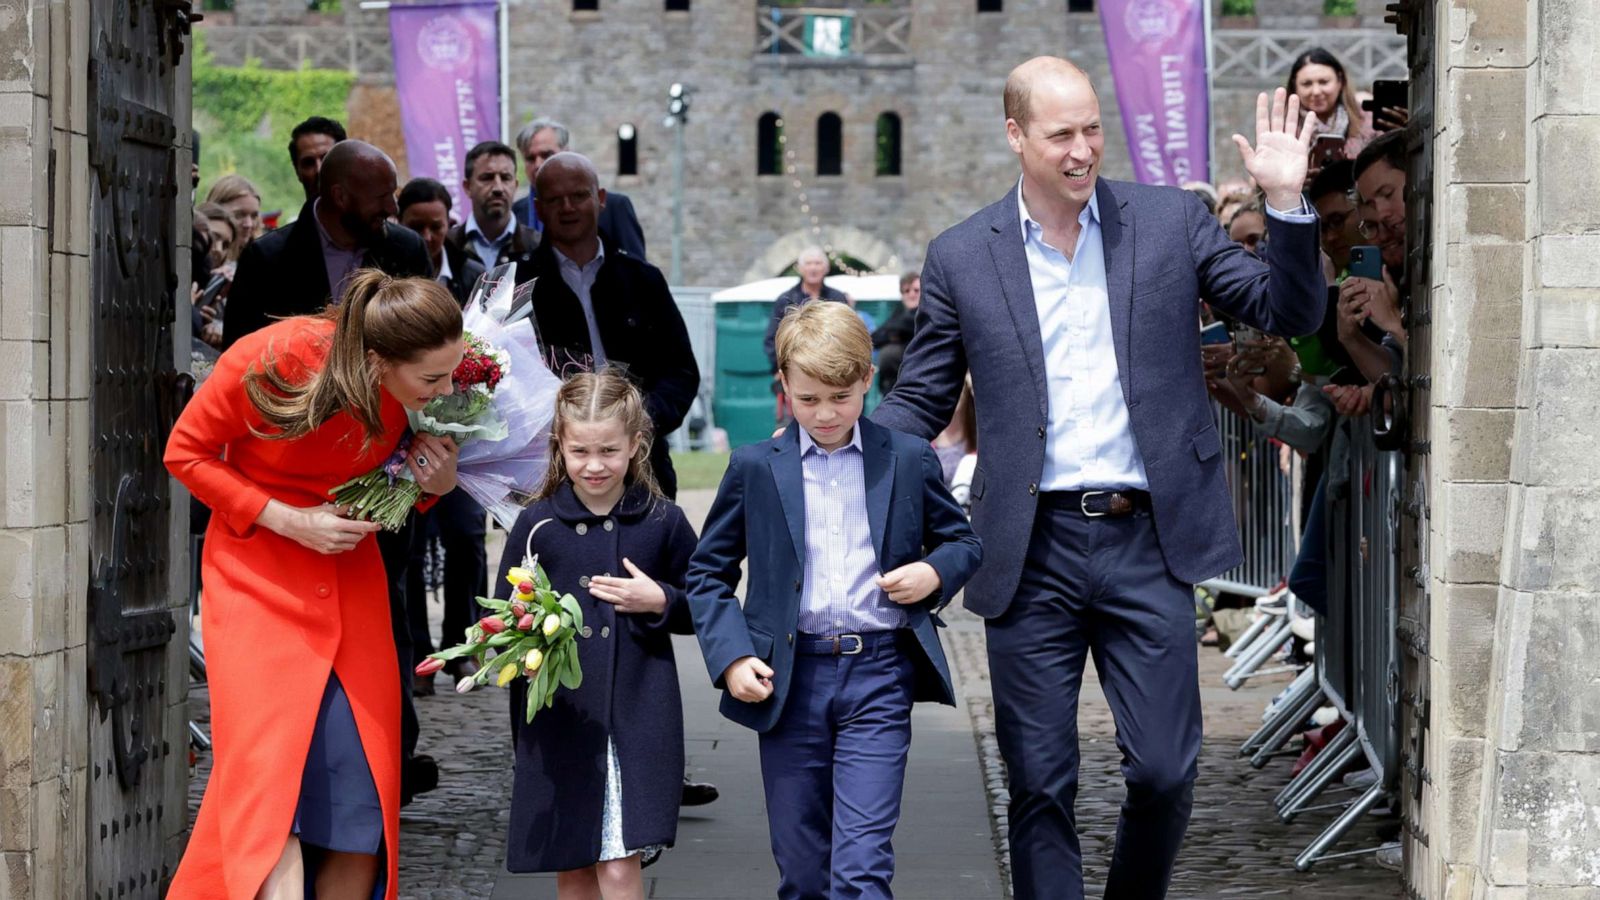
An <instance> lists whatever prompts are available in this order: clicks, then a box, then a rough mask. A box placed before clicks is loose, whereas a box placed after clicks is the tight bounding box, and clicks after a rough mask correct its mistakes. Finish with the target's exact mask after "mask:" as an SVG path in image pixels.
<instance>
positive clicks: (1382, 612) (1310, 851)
mask: <svg viewBox="0 0 1600 900" xmlns="http://www.w3.org/2000/svg"><path fill="white" fill-rule="evenodd" d="M1338 427H1339V428H1340V429H1343V430H1344V431H1345V436H1346V437H1348V439H1349V447H1350V453H1349V459H1348V463H1347V465H1346V466H1345V467H1344V469H1343V471H1340V472H1332V471H1330V472H1329V473H1328V474H1329V479H1330V484H1329V488H1328V492H1327V506H1326V510H1325V514H1326V515H1327V524H1328V528H1327V532H1326V533H1327V534H1328V547H1327V548H1326V550H1327V553H1328V573H1329V579H1328V582H1329V583H1328V589H1329V590H1328V595H1329V603H1328V607H1329V609H1328V614H1327V615H1326V616H1324V617H1321V618H1319V619H1318V621H1317V626H1316V636H1315V640H1316V653H1315V661H1314V663H1313V665H1311V666H1307V667H1306V668H1305V669H1304V670H1302V671H1301V672H1300V673H1299V675H1298V676H1297V677H1296V678H1295V680H1294V681H1293V682H1292V683H1291V684H1290V686H1289V688H1288V689H1287V690H1286V691H1284V693H1283V694H1282V695H1281V696H1280V697H1279V698H1278V699H1277V700H1276V701H1275V705H1274V706H1273V707H1272V708H1271V709H1270V710H1269V713H1268V715H1267V716H1265V721H1264V722H1263V724H1262V726H1261V728H1260V729H1258V730H1257V731H1256V733H1255V734H1253V735H1251V736H1250V738H1249V739H1248V740H1246V741H1245V743H1244V744H1243V745H1242V746H1241V747H1240V755H1241V756H1248V757H1250V761H1251V764H1252V765H1254V766H1255V767H1256V768H1261V767H1262V766H1264V765H1265V764H1266V763H1267V761H1268V760H1269V759H1271V758H1272V757H1273V756H1274V755H1276V754H1277V753H1278V751H1279V750H1281V749H1282V748H1283V746H1284V745H1285V744H1287V743H1288V741H1289V740H1290V739H1291V738H1292V737H1293V736H1294V734H1295V733H1296V732H1298V731H1300V730H1302V729H1303V728H1305V726H1306V722H1307V720H1308V718H1309V717H1310V716H1311V714H1312V713H1313V712H1315V711H1316V710H1317V709H1318V708H1320V707H1324V706H1331V707H1333V709H1334V710H1335V711H1336V712H1337V713H1338V715H1339V717H1340V718H1342V719H1343V720H1344V721H1345V723H1346V725H1345V727H1344V728H1343V729H1341V730H1340V731H1339V733H1338V734H1337V735H1336V736H1335V737H1334V738H1333V739H1332V740H1331V741H1329V743H1328V744H1327V746H1325V747H1324V748H1323V749H1322V751H1321V752H1320V753H1319V754H1318V755H1317V757H1316V758H1315V759H1314V760H1312V762H1311V764H1310V765H1308V766H1306V768H1305V769H1303V770H1302V771H1301V772H1300V773H1299V774H1298V775H1296V776H1295V777H1294V778H1293V779H1292V780H1290V782H1289V783H1288V784H1287V785H1285V787H1284V788H1283V790H1282V791H1280V792H1279V793H1278V795H1277V797H1276V798H1275V800H1274V806H1275V808H1276V810H1277V813H1278V816H1279V818H1280V819H1282V820H1283V821H1284V822H1289V821H1292V820H1293V819H1294V818H1295V817H1296V816H1298V815H1300V814H1302V813H1307V812H1312V811H1316V810H1325V809H1338V810H1340V812H1339V814H1338V815H1337V816H1336V817H1335V819H1334V820H1333V821H1332V822H1331V823H1330V824H1329V825H1328V826H1327V827H1326V828H1325V829H1324V830H1323V832H1322V833H1321V834H1320V835H1318V837H1317V838H1316V840H1314V841H1312V842H1311V844H1310V845H1309V846H1307V847H1306V848H1305V850H1304V851H1302V852H1301V853H1300V854H1299V855H1298V856H1297V857H1296V858H1295V868H1296V869H1299V870H1300V871H1306V870H1307V869H1309V868H1311V867H1312V866H1313V865H1315V864H1316V863H1317V862H1320V861H1322V860H1326V859H1333V858H1337V857H1341V856H1348V855H1351V854H1352V853H1366V852H1370V850H1356V851H1350V852H1349V853H1333V854H1330V853H1328V849H1329V848H1330V847H1332V846H1333V845H1334V844H1335V843H1336V842H1337V841H1338V840H1339V839H1340V838H1341V837H1343V836H1344V834H1345V833H1346V832H1348V831H1349V829H1350V828H1351V827H1352V826H1353V825H1354V824H1355V823H1356V822H1357V821H1358V820H1360V818H1361V817H1362V816H1364V815H1366V814H1367V813H1368V812H1370V811H1371V810H1372V809H1373V808H1374V807H1376V806H1377V805H1378V804H1379V803H1380V802H1381V801H1382V800H1383V799H1384V797H1385V796H1388V795H1390V794H1392V792H1393V791H1394V789H1395V785H1396V783H1397V781H1398V776H1399V748H1400V731H1399V720H1398V716H1397V711H1398V700H1399V698H1398V694H1397V690H1398V685H1399V658H1400V656H1399V640H1398V637H1397V634H1396V625H1397V615H1398V608H1399V604H1398V596H1399V594H1398V589H1399V581H1398V572H1397V568H1398V550H1399V544H1398V538H1399V535H1398V528H1399V522H1400V505H1401V503H1400V492H1401V489H1402V485H1403V471H1404V470H1403V463H1402V460H1401V458H1400V454H1399V453H1397V452H1386V451H1380V450H1379V449H1378V448H1377V447H1376V445H1375V444H1374V442H1373V436H1372V429H1371V427H1370V424H1369V422H1368V421H1367V420H1365V419H1356V420H1344V421H1341V422H1340V423H1339V425H1338ZM1225 446H1226V445H1225ZM1265 487H1267V488H1268V490H1267V492H1266V495H1265V496H1262V497H1258V498H1254V499H1253V501H1252V505H1253V506H1254V507H1255V508H1256V511H1257V515H1256V518H1255V519H1254V520H1251V519H1247V518H1246V517H1244V516H1241V517H1240V523H1241V529H1245V528H1246V527H1247V526H1246V525H1245V523H1246V522H1249V521H1256V522H1260V521H1261V519H1262V518H1263V516H1262V514H1261V513H1262V511H1272V510H1275V509H1276V508H1277V505H1278V504H1279V503H1280V502H1281V493H1279V492H1274V491H1272V490H1271V486H1270V484H1269V485H1265ZM1249 540H1250V537H1249V535H1248V533H1247V535H1246V541H1247V550H1246V554H1247V555H1248V554H1249V553H1250V552H1251V550H1250V549H1248V548H1250V547H1251V544H1250V543H1249ZM1254 548H1255V552H1257V553H1263V552H1268V551H1271V550H1274V549H1275V548H1274V547H1273V545H1272V543H1271V542H1270V540H1259V539H1258V540H1257V541H1255V543H1254ZM1292 558H1293V554H1292V552H1291V554H1290V562H1291V564H1292ZM1254 564H1255V565H1256V566H1257V568H1255V569H1252V568H1251V566H1252V561H1251V560H1248V559H1247V561H1246V564H1245V566H1242V567H1241V569H1243V570H1245V571H1247V572H1248V571H1256V572H1260V571H1262V569H1261V568H1259V566H1260V565H1262V564H1261V563H1260V562H1259V561H1255V563H1254ZM1269 564H1271V565H1278V564H1281V560H1280V559H1279V558H1278V557H1277V556H1276V555H1275V554H1274V555H1273V556H1272V557H1271V558H1270V559H1269ZM1284 571H1285V572H1287V568H1285V570H1284ZM1294 604H1295V601H1294V600H1293V598H1292V597H1291V598H1289V603H1288V614H1287V615H1278V616H1263V617H1262V618H1261V620H1259V621H1258V622H1257V623H1256V624H1257V625H1258V626H1260V627H1259V628H1252V631H1254V632H1255V634H1254V635H1246V637H1247V638H1251V639H1250V640H1248V641H1245V640H1241V643H1242V644H1244V646H1243V647H1242V648H1241V649H1240V650H1239V653H1238V657H1239V658H1240V659H1241V664H1243V661H1247V660H1250V659H1256V658H1264V657H1266V656H1268V655H1270V654H1271V653H1272V652H1274V651H1276V649H1277V648H1278V647H1280V646H1282V644H1284V643H1287V642H1288V641H1289V640H1290V639H1291V636H1290V635H1289V628H1290V622H1291V620H1292V618H1293V614H1294V610H1295V606H1294ZM1238 668H1239V666H1238V665H1236V666H1235V670H1238ZM1233 674H1234V672H1233V671H1230V675H1233ZM1233 683H1234V682H1233V680H1231V679H1230V680H1229V684H1230V685H1232V684H1233ZM1363 759H1364V761H1365V763H1366V764H1367V765H1368V766H1370V767H1371V769H1372V771H1373V776H1374V777H1373V779H1372V781H1371V783H1370V784H1368V785H1366V786H1365V787H1364V788H1362V789H1360V793H1359V795H1358V796H1356V797H1355V799H1353V800H1350V801H1348V802H1334V803H1327V804H1323V805H1320V806H1313V805H1311V804H1312V802H1313V801H1314V800H1316V799H1317V798H1318V797H1319V796H1321V795H1322V794H1323V793H1324V792H1328V791H1329V790H1330V788H1332V787H1333V785H1334V784H1335V783H1336V781H1337V780H1338V779H1339V777H1340V776H1341V775H1343V774H1344V773H1345V772H1346V771H1347V770H1348V769H1350V768H1351V767H1352V766H1354V765H1356V764H1357V763H1358V761H1360V760H1363ZM1337 790H1338V791H1346V790H1348V789H1346V788H1344V787H1343V786H1342V785H1341V786H1340V787H1339V788H1338V789H1337Z"/></svg>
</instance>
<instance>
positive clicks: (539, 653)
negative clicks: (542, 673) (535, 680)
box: [525, 647, 544, 675]
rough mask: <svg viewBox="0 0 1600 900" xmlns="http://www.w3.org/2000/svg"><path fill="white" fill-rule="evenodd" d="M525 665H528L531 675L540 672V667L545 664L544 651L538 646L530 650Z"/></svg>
mask: <svg viewBox="0 0 1600 900" xmlns="http://www.w3.org/2000/svg"><path fill="white" fill-rule="evenodd" d="M525 665H526V666H527V669H528V674H529V675H532V674H534V673H536V672H538V671H539V667H540V666H542V665H544V651H543V650H540V649H539V648H538V647H535V648H533V649H532V650H529V651H528V661H527V663H526V664H525Z"/></svg>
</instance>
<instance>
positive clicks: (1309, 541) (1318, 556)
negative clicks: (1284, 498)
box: [1289, 472, 1328, 616]
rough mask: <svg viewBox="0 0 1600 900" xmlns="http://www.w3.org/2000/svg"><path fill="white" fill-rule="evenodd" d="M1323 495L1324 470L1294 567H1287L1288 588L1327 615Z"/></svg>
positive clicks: (1325, 484)
mask: <svg viewBox="0 0 1600 900" xmlns="http://www.w3.org/2000/svg"><path fill="white" fill-rule="evenodd" d="M1327 495H1328V473H1326V472H1324V473H1322V477H1321V478H1320V479H1318V480H1317V490H1316V492H1315V493H1313V494H1312V495H1311V507H1310V508H1309V509H1307V510H1306V524H1305V529H1304V530H1303V531H1301V533H1300V552H1299V553H1297V554H1295V558H1294V568H1293V569H1290V570H1289V590H1291V591H1293V592H1294V595H1295V596H1296V597H1298V598H1299V599H1300V600H1301V602H1303V603H1305V604H1306V605H1307V606H1309V607H1311V608H1312V609H1314V610H1316V611H1317V615H1319V616H1325V615H1327V614H1328V496H1327Z"/></svg>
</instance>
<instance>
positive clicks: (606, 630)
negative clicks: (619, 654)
mask: <svg viewBox="0 0 1600 900" xmlns="http://www.w3.org/2000/svg"><path fill="white" fill-rule="evenodd" d="M600 636H601V637H603V638H607V637H611V626H610V625H601V626H600Z"/></svg>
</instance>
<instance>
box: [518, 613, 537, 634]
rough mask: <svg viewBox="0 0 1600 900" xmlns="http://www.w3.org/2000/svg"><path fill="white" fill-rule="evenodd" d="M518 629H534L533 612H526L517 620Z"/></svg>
mask: <svg viewBox="0 0 1600 900" xmlns="http://www.w3.org/2000/svg"><path fill="white" fill-rule="evenodd" d="M517 630H518V631H532V630H533V613H525V614H524V615H523V616H522V618H520V619H518V620H517Z"/></svg>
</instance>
